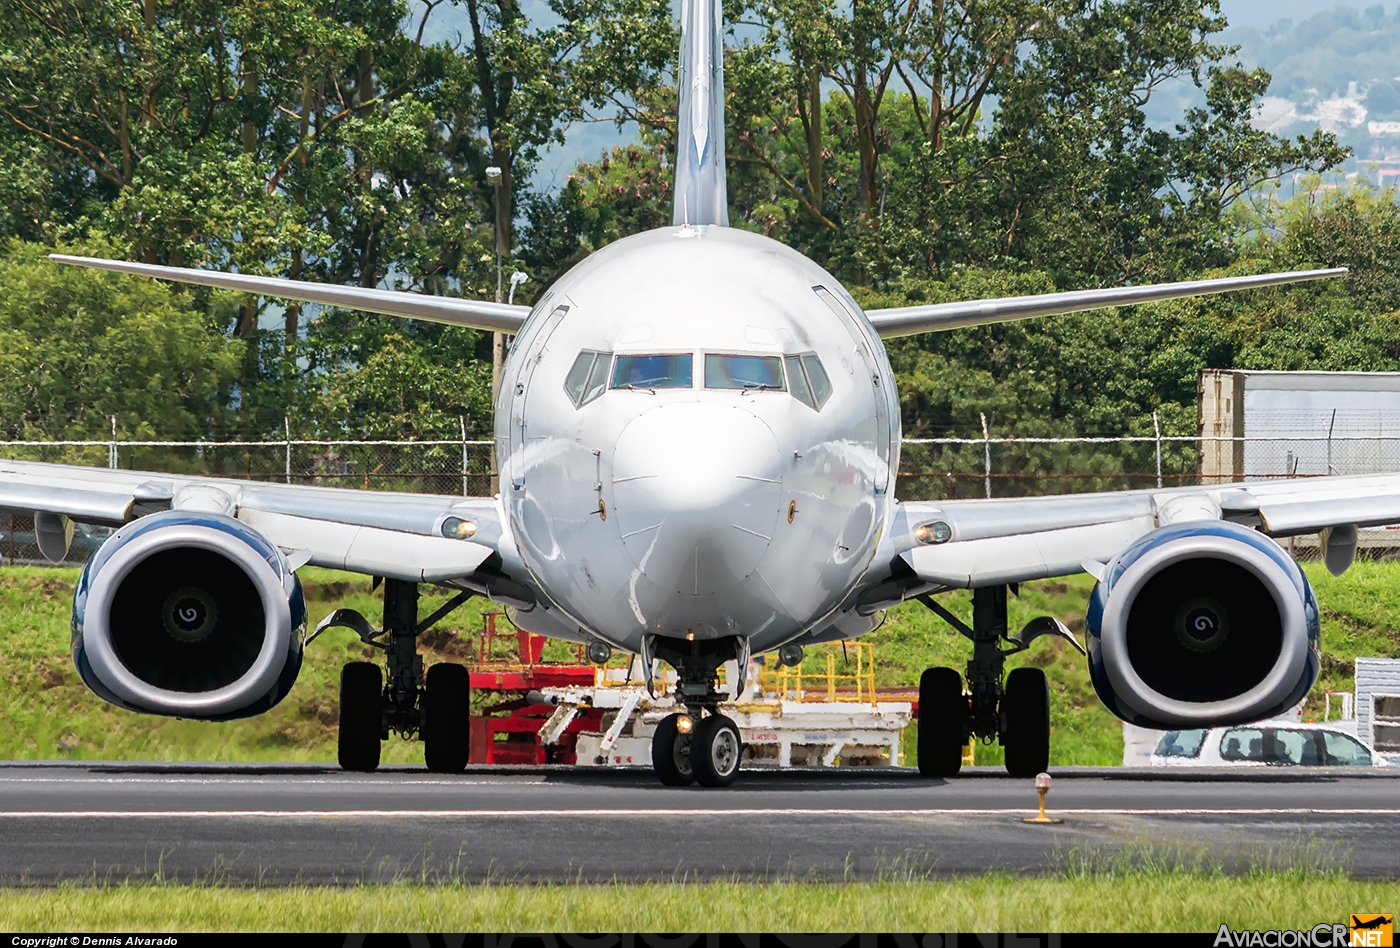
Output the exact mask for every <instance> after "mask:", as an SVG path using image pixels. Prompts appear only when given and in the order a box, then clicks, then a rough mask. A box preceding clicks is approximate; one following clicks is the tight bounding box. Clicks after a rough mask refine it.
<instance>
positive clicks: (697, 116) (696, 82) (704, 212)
mask: <svg viewBox="0 0 1400 948" xmlns="http://www.w3.org/2000/svg"><path fill="white" fill-rule="evenodd" d="M722 16H723V14H722V11H721V8H720V0H681V74H680V105H681V110H680V116H679V121H678V122H677V125H676V132H677V140H676V208H675V212H674V213H673V214H672V223H674V224H686V223H689V224H719V225H721V226H728V224H729V199H728V196H727V194H726V192H725V186H724V36H723V20H722Z"/></svg>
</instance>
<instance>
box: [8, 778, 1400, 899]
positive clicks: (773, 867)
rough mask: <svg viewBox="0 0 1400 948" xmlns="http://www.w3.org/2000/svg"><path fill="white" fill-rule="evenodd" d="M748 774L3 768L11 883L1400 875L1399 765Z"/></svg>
mask: <svg viewBox="0 0 1400 948" xmlns="http://www.w3.org/2000/svg"><path fill="white" fill-rule="evenodd" d="M1052 773H1054V774H1055V783H1054V787H1053V788H1052V790H1051V791H1050V795H1049V809H1050V813H1051V815H1052V816H1055V817H1059V818H1062V819H1063V820H1064V822H1063V823H1061V824H1056V825H1050V826H1043V825H1030V824H1026V823H1024V822H1022V819H1023V818H1024V817H1027V816H1032V815H1034V810H1035V804H1036V794H1035V790H1034V789H1033V787H1032V784H1031V781H1029V780H1025V779H1013V778H1011V777H1008V776H1007V775H1006V774H1004V773H1002V772H1000V771H997V770H992V769H988V770H985V771H983V770H981V769H973V770H972V771H971V772H969V773H967V774H965V775H964V776H962V777H959V778H957V779H955V780H947V781H944V780H933V779H925V778H922V777H920V776H918V774H917V773H916V772H913V771H910V770H907V769H904V768H898V769H893V768H892V769H871V770H863V771H857V770H841V769H834V770H829V771H788V772H781V773H779V772H754V773H747V772H746V773H744V774H743V775H741V777H740V779H739V781H738V782H737V783H736V784H735V785H734V786H733V787H730V788H728V789H725V790H703V789H699V788H684V789H673V788H665V787H662V786H660V785H659V784H657V782H656V780H655V778H654V777H652V776H651V774H650V773H649V772H644V771H597V770H591V769H582V768H552V767H551V768H538V769H511V768H489V769H487V768H472V769H470V770H469V771H468V772H467V773H465V774H461V775H452V776H441V775H434V774H429V773H427V772H425V771H424V770H422V769H421V768H386V769H384V770H381V771H379V772H377V773H373V774H349V773H345V772H342V771H340V770H338V769H336V768H334V767H327V766H323V765H295V764H294V765H276V766H274V765H226V764H160V763H150V764H142V763H86V762H84V763H79V762H34V763H6V764H0V881H3V882H5V883H11V884H13V883H40V884H42V883H48V882H55V881H62V880H73V881H81V880H93V879H98V880H103V879H107V880H117V879H128V878H153V877H157V876H158V877H160V878H164V879H168V880H183V881H191V880H221V881H226V882H235V883H236V882H262V883H290V882H305V883H323V882H324V883H356V882H380V881H391V880H417V879H438V880H447V879H461V880H484V879H493V880H497V881H524V880H558V881H565V880H570V881H573V880H589V881H606V880H613V879H627V880H643V879H652V880H669V879H716V878H745V879H770V880H776V879H791V878H801V879H848V878H879V877H906V876H909V875H924V874H929V873H933V874H942V873H962V872H972V871H978V870H984V869H1005V870H1010V871H1053V870H1055V869H1057V868H1062V867H1066V866H1069V865H1072V864H1074V863H1076V862H1082V861H1085V860H1090V861H1107V860H1112V859H1124V858H1126V859H1139V858H1151V859H1158V860H1161V859H1167V860H1171V861H1178V860H1179V861H1182V862H1183V863H1185V864H1195V863H1196V862H1198V861H1201V860H1204V861H1207V862H1208V863H1209V864H1212V865H1222V866H1224V867H1226V868H1231V869H1243V868H1246V867H1249V866H1256V865H1273V866H1279V865H1286V864H1290V863H1295V862H1299V861H1302V862H1306V863H1308V864H1309V865H1314V866H1317V865H1324V866H1333V865H1335V866H1340V867H1343V868H1345V869H1347V870H1349V871H1351V872H1353V873H1355V874H1357V875H1359V876H1365V877H1385V878H1397V877H1400V856H1397V853H1400V768H1396V769H1395V770H1393V771H1392V770H1389V769H1376V770H1368V771H1365V772H1352V773H1350V774H1346V775H1343V774H1339V773H1337V772H1336V771H1330V772H1329V771H1316V770H1302V769H1292V770H1287V771H1283V770H1274V769H1270V770H1255V771H1210V772H1204V771H1184V770H1183V771H1150V772H1149V771H1142V770H1124V769H1120V768H1101V769H1098V768H1094V769H1084V770H1052Z"/></svg>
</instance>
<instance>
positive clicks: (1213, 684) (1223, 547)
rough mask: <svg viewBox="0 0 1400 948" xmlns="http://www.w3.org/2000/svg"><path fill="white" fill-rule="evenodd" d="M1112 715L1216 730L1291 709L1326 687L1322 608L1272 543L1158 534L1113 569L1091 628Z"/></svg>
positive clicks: (1092, 657)
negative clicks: (1321, 682)
mask: <svg viewBox="0 0 1400 948" xmlns="http://www.w3.org/2000/svg"><path fill="white" fill-rule="evenodd" d="M1085 626H1086V629H1087V631H1088V634H1089V635H1088V638H1089V671H1090V674H1091V676H1092V678H1093V682H1094V689H1095V690H1096V691H1097V692H1098V694H1099V697H1100V698H1101V699H1102V700H1103V702H1104V704H1105V705H1107V706H1108V708H1109V709H1110V710H1111V711H1113V713H1114V714H1117V715H1118V716H1119V717H1120V718H1122V719H1123V720H1125V721H1129V722H1131V723H1133V724H1139V725H1143V726H1145V727H1156V728H1179V727H1201V728H1204V727H1216V726H1223V725H1228V724H1239V723H1243V722H1246V721H1258V720H1260V719H1262V718H1267V717H1271V716H1273V715H1275V714H1279V713H1281V712H1283V711H1285V710H1287V709H1288V708H1290V707H1292V706H1294V705H1295V704H1297V703H1298V702H1299V701H1301V700H1302V698H1303V696H1304V695H1306V694H1307V693H1308V689H1309V688H1311V687H1312V686H1313V682H1315V681H1316V680H1317V674H1318V670H1319V667H1320V659H1319V652H1318V610H1317V600H1316V599H1315V598H1314V596H1313V591H1312V587H1311V586H1310V585H1309V584H1308V580H1307V577H1305V576H1304V575H1303V571H1302V570H1300V569H1299V568H1298V564H1297V563H1295V562H1294V561H1293V558H1292V557H1290V556H1289V555H1288V554H1287V553H1285V552H1284V551H1283V550H1282V549H1280V548H1279V545H1278V544H1277V543H1275V542H1274V541H1273V540H1271V539H1269V538H1268V537H1266V536H1264V535H1263V534H1261V533H1259V532H1257V531H1255V530H1251V529H1248V528H1247V527H1242V526H1239V525H1238V524H1233V523H1227V522H1218V521H1206V522H1201V521H1194V522H1191V523H1181V524H1174V525H1171V526H1166V527H1161V528H1160V529H1157V530H1154V531H1153V532H1151V533H1149V534H1147V535H1146V536H1144V537H1142V538H1140V539H1138V540H1136V541H1135V542H1134V543H1132V544H1131V545H1129V546H1128V547H1127V549H1125V550H1124V551H1123V552H1122V553H1119V554H1118V556H1117V557H1115V558H1114V560H1113V562H1111V563H1109V564H1108V566H1107V568H1106V569H1105V571H1104V574H1103V579H1102V580H1101V581H1100V582H1099V584H1098V585H1097V586H1095V587H1094V592H1093V596H1092V597H1091V598H1090V600H1089V614H1088V616H1087V618H1086V620H1085Z"/></svg>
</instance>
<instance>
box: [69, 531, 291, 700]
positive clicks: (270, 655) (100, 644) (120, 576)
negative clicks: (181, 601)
mask: <svg viewBox="0 0 1400 948" xmlns="http://www.w3.org/2000/svg"><path fill="white" fill-rule="evenodd" d="M172 546H184V547H195V548H197V549H202V550H208V551H210V552H211V553H217V554H218V555H220V556H222V557H225V558H226V559H228V560H231V561H232V562H233V563H234V564H236V565H237V566H239V567H241V568H242V569H243V571H244V573H245V574H246V575H247V576H248V578H249V579H250V580H251V581H252V583H253V587H254V588H255V589H257V591H258V596H259V598H260V599H261V600H262V606H263V614H264V617H265V619H264V622H265V625H264V634H263V643H262V649H261V650H260V651H259V652H258V656H257V658H256V659H254V660H253V664H252V666H251V667H249V669H248V670H247V671H246V672H244V673H243V675H242V676H241V677H239V679H238V680H237V681H234V682H231V683H230V684H227V685H225V686H223V687H222V688H216V689H214V690H213V691H198V692H184V691H170V690H168V689H165V688H157V687H156V686H155V685H152V684H150V683H149V682H146V681H142V680H141V679H140V678H138V677H136V675H135V674H133V673H132V672H131V671H130V670H129V669H127V667H126V666H125V665H124V664H122V662H121V660H120V659H119V658H118V657H117V653H116V650H115V649H114V648H113V647H112V633H111V628H110V627H109V626H108V622H107V616H108V614H109V612H110V610H111V606H112V600H113V598H114V597H115V596H116V592H117V588H118V587H119V586H120V585H121V583H122V581H123V580H124V579H126V577H127V575H128V574H129V573H130V572H131V571H132V570H133V569H135V568H136V566H137V565H138V564H139V563H140V562H141V561H142V560H144V559H145V558H146V557H147V556H149V555H151V554H153V553H157V552H159V551H160V550H163V549H168V548H170V547H172ZM83 625H84V628H83V644H84V648H85V650H86V652H87V658H88V664H89V665H90V666H91V668H92V671H93V674H94V675H96V676H97V678H98V679H99V680H100V681H101V682H102V683H103V684H104V685H106V686H107V687H108V688H109V689H111V691H112V693H113V694H114V695H116V696H117V697H119V698H121V699H122V700H124V701H127V702H129V703H130V704H133V705H135V706H137V707H145V708H149V709H151V710H152V711H153V712H155V713H159V714H170V715H181V714H189V715H192V716H195V715H198V716H210V717H212V716H216V715H220V714H228V713H232V712H236V711H239V710H242V709H243V708H245V707H247V705H248V703H249V702H250V701H253V700H256V699H258V698H260V697H262V696H263V695H265V694H267V693H268V692H270V691H272V690H273V688H274V687H275V686H276V684H277V681H278V679H279V677H280V676H281V674H282V665H283V661H284V657H285V656H286V654H287V652H288V650H289V649H290V648H291V644H292V614H291V607H290V606H289V605H288V603H287V596H286V591H285V589H284V588H283V586H282V581H281V579H280V578H278V576H277V574H276V572H275V571H274V569H273V567H272V565H271V564H270V563H268V562H267V560H265V559H263V558H262V557H261V556H259V555H258V553H257V552H256V551H255V550H253V549H252V548H251V547H249V546H248V545H247V544H245V543H243V542H242V541H240V540H239V539H238V538H236V537H234V536H231V535H230V534H228V533H225V532H223V531H222V530H218V529H215V528H213V527H208V526H202V525H199V524H188V523H181V524H171V525H170V526H166V527H160V528H158V529H152V530H148V531H147V532H145V533H142V534H139V535H138V536H136V537H134V538H132V539H131V540H129V541H128V542H126V543H125V544H123V545H122V546H121V548H120V549H118V550H117V551H116V552H114V553H113V554H112V556H111V557H110V558H109V559H108V560H107V561H106V563H104V564H103V566H102V569H101V570H100V571H99V572H98V574H97V575H96V577H94V582H93V584H92V589H91V592H90V593H89V594H88V601H87V607H86V610H85V615H84V623H83ZM171 647H172V648H177V647H179V646H178V643H176V642H173V641H172V642H171Z"/></svg>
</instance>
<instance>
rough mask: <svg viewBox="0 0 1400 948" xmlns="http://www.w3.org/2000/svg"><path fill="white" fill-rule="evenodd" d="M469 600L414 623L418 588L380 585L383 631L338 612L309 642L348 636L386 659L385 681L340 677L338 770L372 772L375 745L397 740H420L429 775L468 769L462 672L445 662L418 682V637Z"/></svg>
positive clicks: (467, 686) (347, 672)
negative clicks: (342, 631)
mask: <svg viewBox="0 0 1400 948" xmlns="http://www.w3.org/2000/svg"><path fill="white" fill-rule="evenodd" d="M470 598H471V593H468V592H463V593H459V594H458V595H457V596H455V597H453V598H452V599H451V600H450V601H449V602H448V603H447V604H446V605H445V606H443V607H442V608H441V609H439V610H438V611H437V612H435V613H433V614H432V615H431V616H429V617H428V618H426V619H424V620H423V621H422V622H419V621H418V584H417V583H411V582H405V581H402V580H396V579H390V580H385V582H384V628H383V629H382V630H378V631H376V630H375V629H374V628H373V627H371V626H370V624H369V622H368V621H367V620H366V619H365V617H364V616H362V615H360V614H359V613H358V612H355V611H354V610H353V609H337V610H336V611H335V612H333V613H331V614H330V615H329V616H327V617H326V619H325V620H324V621H323V622H321V624H320V625H318V626H317V627H316V631H315V632H314V633H312V636H311V638H315V637H316V636H317V635H320V634H321V633H322V632H323V631H325V630H326V629H328V628H331V627H333V626H343V627H345V628H349V629H353V630H354V631H355V632H356V633H357V634H358V635H359V636H360V639H361V640H362V641H363V642H364V643H365V644H366V645H369V646H371V647H373V648H377V649H380V650H382V651H383V652H384V654H385V658H386V665H387V666H388V679H387V681H386V680H385V678H384V676H383V675H382V674H381V672H380V669H379V666H378V665H376V664H375V663H373V662H350V663H349V664H347V665H346V666H345V667H344V668H343V669H342V670H341V672H340V732H339V735H338V757H339V760H340V766H341V767H343V768H344V769H346V770H360V771H370V770H374V769H375V768H376V767H378V766H379V747H380V742H381V741H385V740H388V738H389V735H390V734H391V733H397V734H399V735H401V736H403V737H404V738H410V737H413V736H414V735H417V736H418V737H420V738H421V739H422V741H423V756H424V758H425V759H426V761H427V764H428V769H429V770H431V771H433V772H434V773H460V772H461V771H463V770H465V769H466V766H467V757H468V753H469V749H470V746H471V741H470V738H471V732H470V727H471V717H470V712H469V710H468V700H469V698H470V697H471V678H470V676H469V674H468V672H467V669H466V668H465V667H464V666H462V665H455V664H451V663H447V662H442V663H439V664H437V665H433V666H432V667H431V668H429V669H428V673H427V675H424V674H423V657H422V656H421V655H419V654H418V636H419V635H420V634H422V633H423V632H426V631H427V630H428V629H430V628H432V626H433V625H434V624H436V623H437V622H438V621H439V620H440V619H442V618H443V617H444V616H446V615H447V614H448V613H450V612H451V611H452V610H454V609H456V608H457V607H458V606H460V605H461V604H462V603H464V602H466V601H467V600H468V599H470ZM308 641H310V639H308Z"/></svg>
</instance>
